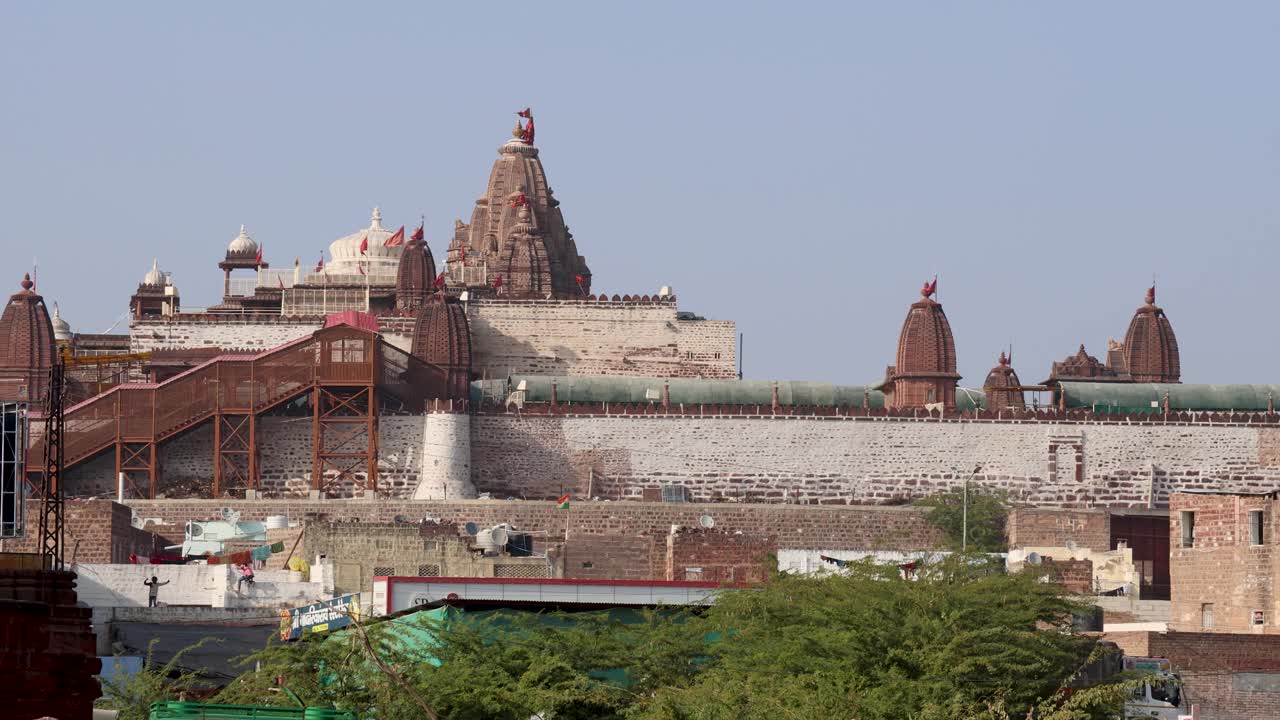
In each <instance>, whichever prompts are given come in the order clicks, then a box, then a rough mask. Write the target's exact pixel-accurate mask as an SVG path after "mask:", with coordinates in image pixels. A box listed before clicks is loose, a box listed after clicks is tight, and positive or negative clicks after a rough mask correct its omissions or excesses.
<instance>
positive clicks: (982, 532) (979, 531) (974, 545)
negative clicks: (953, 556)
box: [916, 485, 1009, 552]
mask: <svg viewBox="0 0 1280 720" xmlns="http://www.w3.org/2000/svg"><path fill="white" fill-rule="evenodd" d="M968 496H969V498H968V508H969V509H968V513H967V514H968V522H967V523H966V522H965V515H966V512H965V504H966V503H965V490H964V488H956V489H955V490H949V491H947V492H940V493H934V494H933V495H930V496H928V497H926V498H923V499H921V500H919V501H917V502H916V504H917V505H922V506H925V507H928V508H929V514H928V516H927V519H928V521H929V523H930V524H931V525H933V526H934V527H937V528H938V529H940V530H942V532H943V534H944V535H945V536H946V540H947V545H948V546H949V547H950V548H951V549H953V550H959V549H961V547H962V546H963V545H964V543H963V542H962V538H963V536H964V527H965V525H966V524H967V525H968V535H969V542H968V546H967V549H968V550H970V551H972V552H1004V551H1005V550H1007V549H1008V546H1007V543H1006V542H1005V524H1006V520H1007V518H1008V516H1009V494H1008V493H1006V492H1005V491H1004V490H998V489H987V488H983V487H980V486H978V485H970V486H969V490H968Z"/></svg>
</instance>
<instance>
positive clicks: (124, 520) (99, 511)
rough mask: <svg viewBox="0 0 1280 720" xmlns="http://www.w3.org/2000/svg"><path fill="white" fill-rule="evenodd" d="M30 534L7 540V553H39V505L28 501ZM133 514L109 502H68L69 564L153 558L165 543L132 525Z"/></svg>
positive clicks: (72, 500) (123, 507) (64, 528)
mask: <svg viewBox="0 0 1280 720" xmlns="http://www.w3.org/2000/svg"><path fill="white" fill-rule="evenodd" d="M26 502H27V506H26V513H27V533H26V535H25V536H24V537H20V538H13V539H6V540H5V541H4V543H5V546H4V549H5V551H7V552H20V553H34V552H39V551H40V543H39V535H40V532H39V528H40V501H39V500H27V501H26ZM132 517H133V513H132V511H131V510H130V509H129V508H128V507H127V506H125V505H120V504H117V503H114V502H111V501H110V500H75V499H70V500H67V501H66V505H65V506H64V509H63V522H64V525H63V532H64V533H65V535H64V537H65V540H66V550H65V552H64V556H65V559H66V561H67V562H68V563H71V562H79V563H127V562H129V556H130V555H132V554H136V555H151V554H152V553H153V552H157V551H159V550H160V549H161V547H162V546H163V545H164V542H163V541H162V540H160V539H158V538H156V536H155V535H153V534H152V533H150V532H147V531H145V530H138V529H137V528H134V527H133V524H132Z"/></svg>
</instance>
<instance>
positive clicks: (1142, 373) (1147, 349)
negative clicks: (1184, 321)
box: [1124, 285, 1182, 383]
mask: <svg viewBox="0 0 1280 720" xmlns="http://www.w3.org/2000/svg"><path fill="white" fill-rule="evenodd" d="M1124 355H1125V364H1126V365H1127V366H1128V369H1129V375H1130V376H1131V377H1132V378H1133V381H1134V382H1140V383H1176V382H1181V381H1182V365H1181V362H1180V360H1179V357H1178V338H1177V337H1175V336H1174V334H1173V326H1172V325H1170V324H1169V318H1168V317H1166V316H1165V314H1164V310H1161V309H1160V308H1159V307H1158V306H1157V305H1156V286H1155V285H1152V286H1151V288H1150V289H1149V290H1147V297H1146V302H1144V303H1143V305H1142V307H1139V308H1138V309H1137V311H1136V312H1134V314H1133V319H1132V320H1130V321H1129V331H1128V332H1127V333H1125V336H1124Z"/></svg>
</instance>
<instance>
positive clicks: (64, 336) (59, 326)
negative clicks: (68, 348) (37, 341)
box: [49, 303, 71, 341]
mask: <svg viewBox="0 0 1280 720" xmlns="http://www.w3.org/2000/svg"><path fill="white" fill-rule="evenodd" d="M49 321H50V322H51V323H52V324H53V339H54V340H57V341H64V340H70V339H71V324H70V323H68V322H67V321H66V320H63V319H62V316H61V315H60V314H58V303H54V304H53V317H51V318H49Z"/></svg>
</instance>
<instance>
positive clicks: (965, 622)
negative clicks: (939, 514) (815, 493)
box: [635, 556, 1120, 720]
mask: <svg viewBox="0 0 1280 720" xmlns="http://www.w3.org/2000/svg"><path fill="white" fill-rule="evenodd" d="M899 572H900V571H899V569H898V568H896V567H893V566H889V567H885V566H878V565H874V564H871V563H855V564H853V565H851V566H849V567H848V568H847V574H845V575H839V576H830V577H784V578H781V579H779V580H778V581H777V582H775V583H773V584H771V585H770V586H769V587H768V588H766V589H764V590H762V591H759V592H737V593H732V594H727V595H725V596H723V597H722V598H721V599H720V601H719V602H718V603H717V604H716V606H715V607H714V609H713V610H712V611H711V612H710V613H709V615H708V617H707V620H706V622H708V623H709V624H710V625H711V626H712V627H713V628H715V629H716V630H718V631H719V632H721V633H722V636H721V640H720V641H719V642H717V643H714V644H713V647H712V657H713V662H712V663H711V665H710V667H709V669H707V670H706V671H705V672H704V673H703V674H702V675H701V676H700V677H699V678H698V679H697V681H696V682H695V683H693V684H691V685H690V686H689V687H686V688H665V689H663V690H662V691H659V693H658V694H657V695H656V697H655V698H654V700H653V702H651V703H649V704H648V706H647V707H644V708H638V709H637V712H635V716H636V717H641V718H646V719H651V720H659V719H660V720H695V719H696V720H721V719H724V720H728V719H729V718H762V719H763V718H797V719H799V718H811V717H830V718H858V720H907V719H908V718H910V719H912V720H954V719H955V718H988V717H989V718H999V717H1010V718H1028V717H1032V718H1051V719H1052V720H1075V719H1076V718H1092V717H1097V716H1101V714H1103V713H1105V712H1113V713H1114V712H1116V711H1117V710H1118V708H1119V707H1120V704H1119V703H1120V700H1119V695H1118V694H1116V693H1115V692H1114V691H1112V690H1109V689H1105V690H1104V689H1097V690H1090V691H1086V692H1081V693H1075V694H1073V695H1071V696H1070V697H1068V696H1066V695H1060V694H1059V691H1060V690H1061V689H1062V688H1063V687H1064V685H1065V684H1067V683H1068V682H1070V681H1071V680H1072V679H1073V678H1074V677H1075V676H1076V674H1077V673H1078V672H1079V671H1080V669H1081V668H1083V667H1084V666H1085V664H1086V662H1087V660H1088V659H1089V657H1090V654H1091V652H1092V651H1093V649H1094V648H1095V646H1096V641H1095V640H1094V639H1092V638H1088V637H1084V636H1081V635H1078V634H1076V633H1073V632H1072V631H1071V627H1070V614H1071V611H1072V610H1073V609H1075V608H1076V604H1075V603H1074V601H1072V600H1070V599H1068V598H1065V597H1063V596H1062V595H1061V594H1060V593H1059V591H1058V590H1057V589H1056V588H1055V587H1054V586H1052V585H1050V584H1047V583H1043V582H1041V581H1040V579H1039V578H1038V577H1036V576H1034V575H1031V574H1018V575H1008V574H1006V573H1004V572H1003V570H1002V569H1001V568H1000V567H999V566H998V564H996V563H993V562H990V561H987V560H986V559H985V558H983V557H973V556H966V557H952V558H949V559H947V560H945V561H943V562H941V563H937V564H931V565H925V566H924V567H922V568H920V569H919V570H918V571H917V577H916V578H915V579H914V580H912V581H905V580H903V579H901V578H900V577H899ZM1068 702H1070V703H1074V705H1073V706H1072V707H1071V708H1067V707H1066V706H1067V704H1068ZM1055 713H1057V714H1055ZM1062 713H1066V714H1062Z"/></svg>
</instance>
